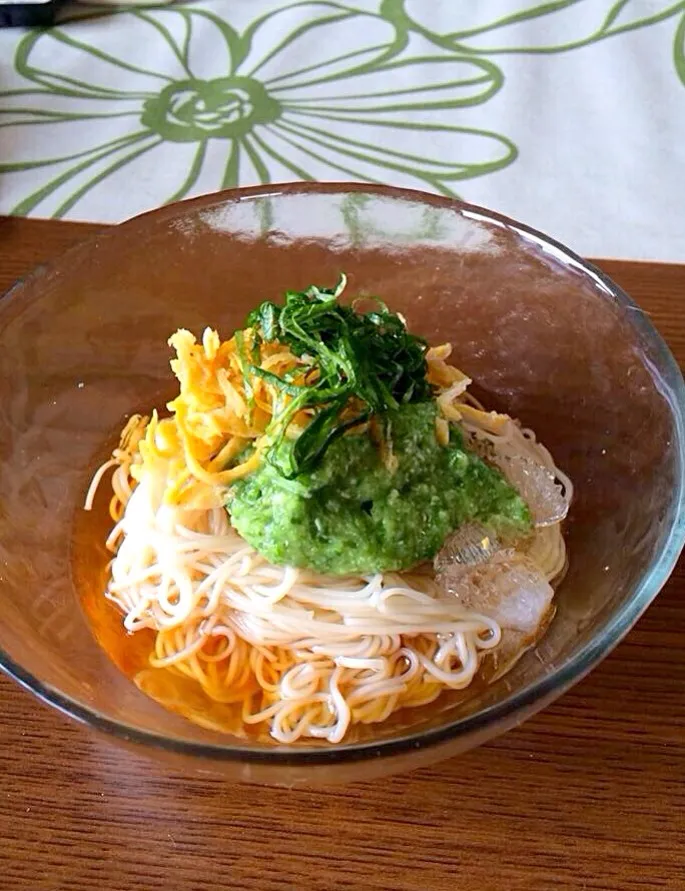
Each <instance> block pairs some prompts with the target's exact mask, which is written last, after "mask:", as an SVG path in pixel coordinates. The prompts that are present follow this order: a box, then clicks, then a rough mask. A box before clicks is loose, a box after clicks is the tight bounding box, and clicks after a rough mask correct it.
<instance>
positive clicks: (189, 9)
mask: <svg viewBox="0 0 685 891" xmlns="http://www.w3.org/2000/svg"><path fill="white" fill-rule="evenodd" d="M257 7H259V9H261V10H262V13H261V14H260V15H255V9H256V8H257ZM581 7H582V12H583V14H582V15H578V12H579V11H580V8H581ZM668 19H672V20H673V23H674V24H673V30H674V34H675V37H674V41H675V42H674V53H673V60H674V63H675V66H674V67H675V72H674V79H675V76H676V75H677V76H678V77H679V78H680V80H682V81H683V83H685V51H684V42H685V3H684V2H679V3H673V2H670V3H669V2H651V3H647V2H639V0H620V2H608V0H556V2H554V0H548V2H544V3H531V2H523V0H507V2H504V0H488V2H484V3H473V4H462V3H430V4H429V3H426V2H424V0H358V2H352V0H350V2H339V0H302V2H295V3H292V2H284V0H280V2H276V0H273V2H268V0H267V2H262V3H247V2H240V3H234V2H232V0H231V2H228V0H218V2H213V3H207V2H204V3H202V2H201V3H198V4H196V5H188V6H175V7H173V8H167V9H155V10H146V11H128V12H121V13H118V14H117V15H115V16H111V17H109V18H107V19H105V20H103V19H90V20H84V21H79V22H71V23H66V24H64V25H61V26H59V27H56V28H52V29H48V30H42V31H33V32H27V33H24V34H23V35H21V36H20V37H19V39H18V42H17V44H16V48H15V54H14V65H13V71H12V77H11V78H10V80H11V83H9V84H7V78H4V79H3V80H4V84H3V86H6V88H4V89H2V90H0V130H1V131H2V144H3V145H4V146H5V150H4V151H3V153H2V157H1V158H0V200H2V202H3V209H5V210H6V211H8V212H11V213H14V214H18V215H25V214H37V215H40V216H53V217H63V216H67V215H68V216H75V217H80V218H94V219H104V220H116V219H121V218H123V217H126V216H130V215H132V214H133V213H136V212H139V211H142V210H145V209H147V208H149V207H151V206H155V205H157V204H161V203H164V202H168V201H173V200H178V199H180V198H183V197H186V196H190V195H192V194H197V193H201V192H207V191H212V190H215V189H219V188H226V187H230V186H235V185H248V184H253V183H269V182H276V181H284V180H292V179H305V180H311V179H338V180H341V179H342V180H362V181H368V182H373V183H379V182H390V183H394V184H398V185H405V186H410V187H415V188H423V189H428V190H430V191H434V192H438V193H441V194H443V195H448V196H450V195H456V194H457V193H458V192H460V191H461V187H460V185H459V184H460V182H462V181H465V180H472V179H474V178H476V177H484V176H490V175H493V174H495V173H498V172H501V171H504V170H505V169H506V168H507V167H509V166H510V165H512V164H513V162H514V161H515V160H516V158H517V154H518V149H517V146H516V144H515V139H514V138H512V136H511V135H508V134H506V133H501V132H497V130H498V129H499V128H492V127H489V126H487V123H488V115H487V108H489V107H491V105H492V103H493V102H494V101H495V100H496V99H497V98H499V96H500V95H501V93H502V92H506V89H505V90H503V86H504V83H505V77H504V74H503V64H504V60H505V59H506V58H507V57H510V56H511V55H512V54H521V53H524V54H539V55H545V54H547V55H552V54H560V53H565V52H568V51H570V50H572V49H578V48H582V47H590V46H592V45H593V44H595V43H599V42H601V41H604V40H606V39H608V38H613V39H620V37H621V35H625V34H628V33H629V32H631V31H635V30H638V29H642V28H647V27H650V26H653V25H658V24H659V23H662V22H665V21H666V20H668ZM538 23H539V25H540V27H539V29H537V30H536V29H535V26H536V25H537V24H538ZM531 25H532V26H533V27H532V28H531Z"/></svg>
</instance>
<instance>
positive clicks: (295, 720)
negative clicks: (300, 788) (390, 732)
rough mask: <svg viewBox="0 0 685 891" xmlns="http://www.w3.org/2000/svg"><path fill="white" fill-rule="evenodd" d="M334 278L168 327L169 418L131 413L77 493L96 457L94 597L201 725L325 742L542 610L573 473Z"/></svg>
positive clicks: (559, 551)
mask: <svg viewBox="0 0 685 891" xmlns="http://www.w3.org/2000/svg"><path fill="white" fill-rule="evenodd" d="M344 285H345V280H344V277H343V278H342V280H341V282H340V284H339V285H338V286H337V287H336V288H333V289H330V290H328V289H325V288H316V287H311V288H309V289H308V290H306V291H303V292H294V291H293V292H288V293H287V294H286V295H285V300H284V303H283V304H282V305H277V304H274V303H272V302H269V301H267V302H264V303H262V304H261V305H260V306H259V307H258V308H257V309H256V310H255V311H254V312H252V313H251V314H250V316H249V317H248V320H247V327H245V328H244V329H243V330H239V331H236V332H235V334H234V335H233V336H232V337H231V338H230V339H229V340H226V341H221V340H220V338H219V335H218V334H217V332H216V331H213V330H211V329H207V330H206V331H205V332H204V335H203V337H202V340H201V342H200V343H198V342H197V341H196V339H195V337H194V336H193V335H192V334H191V333H190V332H188V331H184V330H180V331H177V332H176V333H175V334H174V335H173V336H172V337H171V339H170V341H169V342H170V344H171V346H172V347H173V348H174V349H175V351H176V358H175V359H173V360H172V363H171V365H172V368H173V371H174V373H175V374H176V377H177V378H178V381H179V385H180V387H179V394H178V396H177V398H175V399H174V400H173V401H172V402H170V403H169V404H168V408H169V410H170V412H171V415H170V417H166V418H164V419H160V418H159V417H158V416H157V414H156V412H153V414H152V417H150V418H148V417H141V416H133V417H132V418H131V419H130V420H129V422H128V424H127V425H126V427H125V429H124V431H123V433H122V437H121V441H120V444H119V448H117V449H115V451H114V452H113V455H112V460H111V461H108V462H106V463H105V464H104V465H103V466H102V467H101V468H100V470H98V471H97V472H96V474H95V477H94V479H93V482H92V484H91V488H90V490H89V493H88V496H87V498H86V507H88V508H89V507H91V506H92V504H93V498H94V493H95V490H96V489H97V486H98V484H99V482H100V480H101V479H102V476H103V474H104V473H105V472H106V471H107V470H108V468H111V467H114V468H115V469H114V472H113V474H112V489H113V497H112V499H111V502H110V513H111V515H112V518H113V519H114V521H115V524H114V527H113V529H112V531H111V532H110V535H109V538H108V540H107V546H108V548H109V549H110V550H111V551H112V552H113V559H112V561H111V564H110V567H109V569H110V578H109V582H108V586H107V590H106V593H105V596H106V597H107V599H109V600H110V601H111V602H113V603H114V604H116V606H117V607H118V608H119V610H120V611H121V612H122V614H123V622H122V631H124V630H125V631H126V632H137V631H141V630H143V629H146V630H148V631H151V632H153V634H154V644H153V645H152V647H153V648H152V652H151V653H150V656H149V659H148V661H147V665H146V666H145V667H144V669H142V670H139V671H138V672H137V673H136V674H135V675H134V680H135V683H136V684H137V685H138V686H139V687H140V689H142V690H144V691H145V692H146V693H148V694H149V695H150V696H152V697H153V698H155V699H156V700H157V701H159V702H162V703H163V704H165V705H167V706H168V707H169V708H170V709H172V710H173V711H179V712H181V713H182V714H185V715H186V716H187V717H189V718H191V720H194V721H196V722H197V723H200V724H202V725H204V726H210V727H213V728H215V729H224V730H229V732H238V733H245V732H247V730H246V728H249V727H251V726H252V727H255V728H260V727H262V728H265V727H268V732H269V734H270V736H271V737H272V738H273V739H275V740H277V741H278V742H280V743H291V742H294V741H295V740H298V739H302V738H312V739H326V740H328V741H329V742H332V743H336V742H340V741H341V740H342V739H343V737H344V736H345V735H346V734H347V732H348V730H349V729H350V728H351V727H353V726H355V725H356V726H357V727H359V726H361V725H364V724H376V723H379V722H383V721H385V720H386V718H388V717H389V716H390V715H391V714H393V713H395V712H397V711H398V710H399V709H402V708H406V707H416V706H419V705H424V704H426V703H429V702H432V701H434V700H435V699H436V698H437V697H438V696H439V695H440V694H441V692H442V691H444V690H446V689H451V690H462V689H464V688H466V687H468V685H469V684H470V683H471V682H472V681H473V679H474V677H475V676H476V675H477V673H478V672H480V671H481V665H482V662H483V659H484V658H485V657H486V656H488V654H490V659H489V665H490V668H489V669H488V671H487V672H485V676H486V677H487V676H490V677H491V676H492V673H493V672H495V673H501V672H503V671H506V670H507V669H508V667H510V666H511V664H512V663H513V662H514V661H515V660H516V659H517V658H518V657H519V656H520V655H521V653H522V652H523V651H524V650H525V649H526V648H527V647H528V646H530V644H531V643H532V642H533V641H534V640H536V639H537V638H538V637H539V635H540V634H541V633H542V631H543V630H544V628H545V627H546V624H547V623H548V622H549V621H550V619H551V616H552V615H553V613H554V605H553V597H554V590H553V587H552V584H551V583H552V582H553V581H554V580H555V579H557V578H558V577H559V576H560V573H562V572H563V569H564V566H565V562H566V547H565V543H564V539H563V536H562V533H561V521H562V520H563V518H564V517H565V515H566V512H567V511H568V507H569V503H570V500H571V497H572V490H573V487H572V484H571V481H570V480H569V479H568V478H567V477H566V476H565V474H564V473H563V472H562V471H560V470H559V469H558V468H557V467H556V465H555V463H554V460H553V458H552V456H551V455H550V453H549V452H548V451H547V450H546V449H545V448H544V446H543V445H541V444H540V443H539V442H537V440H536V438H535V435H534V434H533V432H532V431H530V430H526V429H524V428H523V427H522V426H521V425H520V424H519V423H518V422H517V421H515V420H514V419H512V418H510V417H508V416H507V415H503V414H498V413H496V412H486V411H483V410H482V409H481V408H480V406H479V405H478V404H477V403H476V402H475V400H474V399H473V398H472V397H471V396H470V395H469V394H468V393H467V387H468V385H469V384H470V380H469V379H468V378H467V377H466V376H465V375H464V374H462V372H461V371H459V370H458V369H456V368H454V367H452V366H450V365H448V364H447V361H446V360H447V359H448V357H449V355H450V347H449V345H442V346H437V347H432V348H429V346H428V344H427V343H426V342H425V341H424V340H423V339H422V338H420V337H416V336H414V335H412V334H410V333H409V332H408V331H407V328H406V325H405V323H404V320H403V319H402V317H401V316H399V315H397V314H395V313H392V312H390V311H389V310H388V309H387V308H386V307H385V306H384V305H383V304H382V303H379V302H376V303H374V304H373V307H372V309H370V310H368V311H366V312H362V311H357V309H355V306H354V304H353V305H352V306H345V305H342V304H341V303H340V302H339V299H338V298H339V297H340V295H341V292H342V290H343V287H344ZM430 559H433V569H434V571H431V569H430V567H427V566H425V561H427V560H430ZM418 564H424V565H422V566H420V567H419V566H418ZM414 567H416V568H414ZM127 645H128V644H127V642H126V639H124V641H123V642H122V646H127ZM488 672H489V675H488ZM196 685H199V688H200V690H201V695H198V690H197V689H196Z"/></svg>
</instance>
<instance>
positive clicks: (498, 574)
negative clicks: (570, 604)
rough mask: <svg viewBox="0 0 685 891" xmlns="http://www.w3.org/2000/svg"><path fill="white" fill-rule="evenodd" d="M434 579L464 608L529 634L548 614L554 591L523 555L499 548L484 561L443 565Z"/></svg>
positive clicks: (506, 627)
mask: <svg viewBox="0 0 685 891" xmlns="http://www.w3.org/2000/svg"><path fill="white" fill-rule="evenodd" d="M437 580H438V583H439V584H441V585H442V586H443V587H444V588H445V589H446V590H447V591H448V592H449V593H451V594H453V595H454V596H455V597H456V598H457V599H458V600H459V602H460V603H461V605H462V606H463V607H464V608H465V609H470V610H474V611H475V612H479V613H483V614H484V615H486V616H489V617H490V618H492V619H494V620H495V621H496V622H497V623H498V624H499V625H500V627H501V628H502V630H503V631H505V630H510V631H516V632H520V633H521V634H522V635H523V636H524V637H525V638H533V637H535V636H536V635H537V633H538V631H539V629H540V628H541V627H542V626H544V625H545V624H546V622H547V619H548V618H549V613H550V610H551V607H552V599H553V597H554V591H553V589H552V586H551V585H550V584H549V582H548V581H547V580H546V579H545V577H544V576H543V575H542V573H541V572H540V571H539V570H538V569H537V567H536V566H535V565H534V564H533V563H532V561H530V560H528V559H526V558H525V557H521V556H517V555H513V556H512V555H511V554H510V553H509V554H507V553H505V552H500V553H499V554H496V555H495V556H494V557H493V558H492V559H491V560H490V561H489V562H488V563H481V564H480V565H475V566H471V567H470V568H464V567H459V568H458V571H457V573H455V572H453V567H451V566H443V568H442V569H440V570H439V571H438V574H437Z"/></svg>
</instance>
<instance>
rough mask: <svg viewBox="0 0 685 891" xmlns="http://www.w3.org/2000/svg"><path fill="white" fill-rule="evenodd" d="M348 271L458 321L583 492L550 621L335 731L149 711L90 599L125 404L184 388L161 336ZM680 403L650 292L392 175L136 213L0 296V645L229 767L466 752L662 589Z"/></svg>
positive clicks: (457, 335)
mask: <svg viewBox="0 0 685 891" xmlns="http://www.w3.org/2000/svg"><path fill="white" fill-rule="evenodd" d="M341 271H344V272H346V273H347V275H348V278H349V292H350V293H353V292H354V293H355V294H356V293H361V294H369V295H379V296H380V297H381V298H382V299H383V300H385V301H386V302H387V303H388V304H389V305H390V306H391V307H392V308H393V309H395V310H398V311H400V312H402V313H403V314H404V315H405V316H406V318H407V320H408V323H409V326H410V328H411V329H412V330H414V331H416V332H418V333H420V334H423V335H424V336H425V337H427V338H428V339H429V340H431V341H433V342H443V341H451V342H452V343H453V344H454V360H455V363H456V364H457V365H458V366H459V367H461V368H462V369H464V370H465V371H466V372H467V373H468V374H469V375H470V376H471V377H473V378H474V380H475V381H477V383H478V390H477V392H478V395H480V396H481V397H482V398H483V399H484V400H485V401H486V402H487V404H488V405H491V406H492V407H494V408H498V409H504V410H506V411H507V412H509V413H510V414H512V415H514V416H517V417H519V418H521V419H522V420H523V421H524V423H525V424H526V425H527V426H530V427H532V428H533V429H534V430H535V431H536V432H537V433H538V435H539V437H540V438H541V439H542V441H543V442H544V443H545V444H546V445H547V446H548V447H549V448H550V449H551V451H552V453H553V454H554V456H555V458H556V461H557V463H558V464H559V465H560V466H561V467H562V468H563V469H564V470H565V471H566V472H567V473H568V474H569V475H570V476H571V478H572V479H573V481H574V483H575V485H576V491H577V495H576V498H575V501H574V504H573V508H572V512H571V515H570V518H569V520H568V524H567V536H568V544H569V553H570V565H569V570H568V573H567V575H566V578H565V579H564V581H563V584H562V585H561V587H560V589H559V591H558V594H557V607H558V608H557V614H556V617H555V619H554V621H553V623H552V625H551V627H550V629H549V631H548V633H547V634H546V636H545V637H544V638H543V639H542V640H541V641H540V643H539V644H538V645H537V646H536V647H535V648H534V649H532V650H530V651H529V652H528V653H527V654H526V655H525V656H524V657H523V658H522V659H521V661H520V662H519V663H518V664H517V665H516V666H515V668H514V669H513V670H512V671H511V673H509V674H507V675H506V676H505V677H503V678H502V679H500V680H499V681H497V682H496V683H494V684H492V685H491V686H489V687H485V688H479V689H476V690H474V691H473V695H471V696H464V695H461V696H455V697H452V698H451V699H450V698H449V697H446V698H445V699H444V700H440V701H439V703H436V704H433V705H432V706H426V707H424V708H423V709H420V710H416V711H415V712H412V713H411V719H410V720H407V719H406V713H405V716H404V717H403V718H398V719H397V720H395V721H389V722H387V723H386V724H383V725H378V726H375V727H372V728H370V729H368V730H367V732H366V735H363V736H362V737H361V738H358V739H356V740H353V741H351V742H348V743H344V744H341V745H336V746H331V745H328V744H323V745H315V744H297V745H291V746H279V745H270V744H261V743H258V742H246V741H244V740H240V739H238V738H234V737H230V736H226V735H221V734H219V733H217V732H215V731H212V730H209V729H203V727H201V726H197V725H195V724H193V723H191V722H189V721H187V720H185V719H183V718H181V717H179V716H177V715H175V714H173V713H171V712H169V711H167V710H166V709H164V708H162V707H161V706H159V705H157V704H156V703H155V702H154V701H152V700H151V699H150V698H148V697H147V696H145V695H144V694H143V693H141V692H140V691H139V690H138V689H137V688H136V686H135V685H134V684H133V683H132V682H131V681H129V680H128V679H127V678H126V676H125V675H124V674H123V673H122V672H121V671H120V670H119V668H117V667H116V666H115V664H114V663H113V662H112V661H111V660H110V659H109V657H108V656H107V655H106V653H105V652H104V651H103V649H102V648H101V647H100V645H99V643H98V642H97V641H96V640H95V638H94V635H93V632H92V631H91V626H90V625H89V622H88V620H87V618H86V615H85V613H86V612H87V611H88V596H97V597H99V596H100V593H101V584H102V577H103V560H104V559H105V558H104V554H103V552H102V547H101V544H100V540H101V537H102V533H103V532H104V528H105V527H104V525H103V523H102V521H99V520H98V518H97V517H92V519H91V518H88V519H87V520H85V521H84V518H83V514H82V511H81V505H82V503H83V499H84V494H85V492H86V489H87V487H88V482H89V479H90V476H91V474H92V473H93V470H94V469H95V467H96V466H97V465H98V463H99V462H100V461H101V460H102V458H103V457H104V456H105V455H106V454H107V452H108V451H109V450H111V448H112V446H113V445H114V444H115V442H116V439H117V435H118V432H119V430H120V428H121V427H122V425H123V422H124V419H125V417H126V416H127V415H128V414H129V413H130V412H132V411H135V410H140V409H146V408H149V407H151V406H153V405H157V406H161V405H163V403H164V401H165V400H166V398H168V396H169V395H170V387H171V381H170V372H169V364H168V363H169V350H168V347H167V346H166V340H167V337H168V335H169V334H170V333H171V332H173V331H174V330H175V329H176V328H178V327H186V328H189V329H191V330H192V331H194V332H197V333H199V332H201V331H202V329H203V328H204V327H205V326H206V325H211V326H213V327H217V328H218V329H219V330H220V331H221V332H224V333H226V332H230V331H231V330H232V329H233V328H234V327H236V326H238V325H240V323H241V322H242V320H243V318H244V316H245V314H246V312H247V311H248V310H249V309H251V308H252V307H254V306H255V305H256V304H257V303H258V302H259V301H261V300H263V299H265V298H272V299H278V298H279V297H280V296H281V295H282V293H283V291H284V290H285V289H288V288H297V289H301V288H304V287H306V286H307V285H309V284H311V283H317V284H322V285H325V284H332V283H334V282H335V281H336V279H337V277H338V275H339V273H340V272H341ZM683 404H684V402H683V380H682V377H681V375H680V372H679V370H678V368H677V366H676V364H675V362H674V360H673V357H672V356H671V354H670V352H669V351H668V349H667V348H666V346H665V345H664V343H663V341H662V340H661V338H660V337H659V335H658V334H657V333H656V331H655V330H654V328H653V327H652V325H651V324H650V322H649V320H648V319H647V318H646V316H645V315H644V314H643V313H642V312H641V311H640V309H639V308H638V307H637V306H635V304H633V303H632V302H631V301H630V299H629V298H628V297H626V295H625V294H624V293H623V292H622V291H621V290H620V289H619V288H618V287H617V286H616V285H614V284H613V283H612V282H611V281H609V280H608V279H607V278H606V276H604V275H603V274H602V273H601V272H600V271H599V270H597V269H595V268H593V267H592V266H590V265H589V264H588V263H586V262H584V261H583V260H581V259H580V258H579V257H577V256H575V255H574V254H573V253H571V252H570V251H568V250H567V249H566V248H564V247H562V246H561V245H559V244H558V243H557V242H555V241H553V240H552V239H549V238H547V237H546V236H544V235H541V234H540V233H538V232H535V231H534V230H532V229H530V228H528V227H526V226H523V225H520V224H519V223H516V222H514V221H512V220H509V219H507V218H505V217H502V216H501V215H499V214H495V213H491V212H490V211H486V210H483V209H480V208H477V207H471V206H469V205H465V204H461V203H459V202H456V201H452V200H448V199H444V198H441V197H436V196H429V195H423V194H421V193H417V192H408V191H402V190H398V189H390V188H374V187H370V186H356V185H345V184H336V185H326V184H293V185H286V186H273V187H272V186H268V187H260V188H254V189H243V190H237V191H233V192H224V193H222V194H218V195H209V196H205V197H202V198H199V199H196V200H193V201H188V202H184V203H182V204H176V205H172V206H169V207H166V208H163V209H160V210H157V211H154V212H152V213H150V214H146V215H144V216H142V217H138V218H136V219H134V220H131V221H129V222H127V223H124V224H123V225H121V226H117V227H115V228H112V229H111V230H109V231H106V232H104V233H103V234H102V235H99V236H97V237H95V238H94V239H92V240H90V241H88V242H85V243H83V244H81V245H78V246H77V247H76V248H74V249H72V250H70V251H69V252H67V253H66V254H64V256H63V257H61V258H60V259H59V260H58V261H57V262H56V263H54V264H53V265H52V266H50V267H49V268H46V269H40V270H38V271H36V272H35V273H34V274H33V275H31V276H30V277H29V278H27V279H26V280H25V281H23V282H21V283H20V284H18V285H16V286H15V287H14V288H13V290H12V291H10V293H9V294H8V295H7V296H6V297H5V298H4V299H3V300H2V301H1V302H0V663H1V664H2V667H3V669H4V670H5V671H6V672H7V674H9V675H10V676H12V677H13V678H15V679H16V680H17V681H19V683H21V684H22V685H23V686H25V687H26V688H28V689H29V690H31V691H32V692H33V693H35V694H36V695H37V696H38V697H40V698H41V699H43V700H44V701H46V702H48V703H50V704H51V705H53V706H55V707H57V708H58V709H61V710H62V711H64V712H66V713H68V714H69V715H71V716H72V717H74V718H76V719H78V720H80V721H82V722H85V723H86V724H88V725H89V726H91V727H94V728H97V729H98V730H102V731H105V732H106V733H108V734H110V735H111V736H112V737H113V738H116V739H118V740H120V741H121V742H123V743H126V744H129V745H130V746H133V747H136V748H141V747H142V748H143V749H146V750H147V752H148V754H149V755H151V756H155V757H166V758H168V759H174V760H180V761H182V762H183V765H184V769H186V770H201V771H208V770H209V771H214V772H219V773H223V774H224V775H225V776H227V777H229V778H230V779H233V780H247V781H258V782H269V783H283V784H288V785H292V784H295V783H308V784H316V783H330V782H342V781H347V780H355V779H369V778H371V777H374V776H377V775H379V774H383V773H388V772H391V771H398V770H404V769H409V768H412V767H416V766H419V765H422V764H426V763H429V762H431V761H435V760H438V759H440V758H446V757H448V756H450V755H454V754H456V753H458V752H461V751H463V750H465V749H468V748H470V747H472V746H475V745H478V744H479V743H481V742H483V741H484V740H487V739H489V738H490V737H492V736H494V735H495V734H499V733H502V732H503V731H505V730H506V729H508V728H510V727H512V726H513V725H515V724H518V723H520V722H521V721H523V720H524V719H525V718H526V717H528V716H529V715H531V714H533V713H534V712H536V711H537V710H539V709H540V708H542V707H543V706H544V705H545V704H547V703H549V702H550V701H552V700H553V699H554V698H555V697H557V696H559V695H560V694H561V693H562V692H563V691H564V690H566V689H567V688H568V687H569V686H570V685H571V684H573V683H575V682H576V681H577V680H578V679H579V678H581V677H582V676H583V675H584V674H585V673H586V672H588V671H589V670H590V669H591V668H592V667H593V666H594V665H595V664H596V663H597V662H598V661H599V660H600V659H601V658H602V657H604V656H605V655H606V654H607V653H608V652H609V651H610V650H611V648H612V647H613V646H614V645H615V644H616V643H617V642H618V641H619V640H620V639H621V637H622V636H623V635H624V634H625V633H626V632H627V631H628V630H629V629H630V627H631V626H632V625H633V624H634V622H635V621H636V620H637V618H638V617H639V616H640V614H641V613H642V612H643V610H644V609H645V608H646V607H647V605H648V604H649V603H650V601H651V600H652V599H653V598H654V597H655V596H656V594H657V592H658V591H659V589H660V588H661V586H662V585H663V583H664V581H665V580H666V578H667V577H668V575H669V573H670V571H671V569H672V567H673V565H674V563H675V560H676V558H677V556H678V554H679V552H680V550H681V548H682V545H683V538H684V526H683ZM100 527H102V528H100ZM84 530H85V531H84ZM89 533H90V534H89ZM89 573H90V576H89ZM84 577H85V578H86V579H87V578H88V577H90V578H91V579H92V584H91V585H90V595H88V593H87V592H86V594H85V595H84V591H83V590H82V588H83V585H82V583H79V578H80V579H81V582H82V579H83V578H84Z"/></svg>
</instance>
